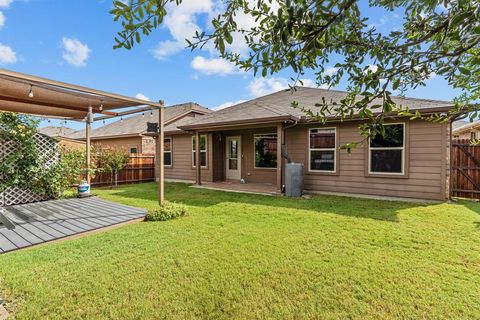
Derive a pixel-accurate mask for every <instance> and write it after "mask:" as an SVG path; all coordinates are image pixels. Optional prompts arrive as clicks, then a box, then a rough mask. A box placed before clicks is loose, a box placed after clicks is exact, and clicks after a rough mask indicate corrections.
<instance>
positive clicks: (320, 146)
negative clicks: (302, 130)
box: [309, 128, 337, 173]
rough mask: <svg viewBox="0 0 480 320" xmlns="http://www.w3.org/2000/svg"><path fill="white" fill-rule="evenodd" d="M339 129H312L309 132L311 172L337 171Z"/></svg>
mask: <svg viewBox="0 0 480 320" xmlns="http://www.w3.org/2000/svg"><path fill="white" fill-rule="evenodd" d="M336 158H337V129H336V128H312V129H310V130H309V171H312V172H330V173H334V172H336V170H337V165H336Z"/></svg>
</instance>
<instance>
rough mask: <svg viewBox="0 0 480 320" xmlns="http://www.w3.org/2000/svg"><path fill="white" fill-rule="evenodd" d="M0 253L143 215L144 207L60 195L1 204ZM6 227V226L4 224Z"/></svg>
mask: <svg viewBox="0 0 480 320" xmlns="http://www.w3.org/2000/svg"><path fill="white" fill-rule="evenodd" d="M4 209H5V214H4V217H2V219H3V220H2V221H5V222H6V223H4V225H2V226H1V227H0V254H2V253H5V252H9V251H12V250H17V249H20V248H25V247H29V246H32V245H35V244H39V243H43V242H48V241H52V240H55V239H60V238H64V237H67V236H71V235H75V234H79V233H83V232H87V231H91V230H96V229H101V228H104V227H108V226H111V225H115V224H118V223H122V222H127V221H130V220H134V219H138V218H141V217H143V216H145V213H146V211H145V210H144V209H139V208H134V207H130V206H125V205H122V204H118V203H114V202H110V201H106V200H102V199H99V198H96V197H91V198H84V199H76V198H75V199H74V198H72V199H62V200H51V201H44V202H37V203H29V204H22V205H16V206H11V207H7V208H4ZM7 227H9V228H10V229H9V228H7Z"/></svg>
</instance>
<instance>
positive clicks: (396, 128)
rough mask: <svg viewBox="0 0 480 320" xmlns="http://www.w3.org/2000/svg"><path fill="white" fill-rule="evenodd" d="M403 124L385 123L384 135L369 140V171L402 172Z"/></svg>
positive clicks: (403, 155)
mask: <svg viewBox="0 0 480 320" xmlns="http://www.w3.org/2000/svg"><path fill="white" fill-rule="evenodd" d="M404 158H405V124H404V123H399V124H386V125H385V136H384V137H382V136H381V135H377V136H376V137H375V138H374V139H371V140H370V150H369V162H370V163H369V173H380V174H382V173H387V174H403V171H404V162H405V160H404Z"/></svg>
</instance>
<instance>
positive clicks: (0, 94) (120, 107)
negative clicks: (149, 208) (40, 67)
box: [0, 69, 164, 205]
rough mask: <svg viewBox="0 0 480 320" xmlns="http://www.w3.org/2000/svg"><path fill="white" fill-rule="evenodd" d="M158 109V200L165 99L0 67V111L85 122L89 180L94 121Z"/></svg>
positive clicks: (161, 193) (161, 195) (161, 191)
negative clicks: (128, 94) (80, 84)
mask: <svg viewBox="0 0 480 320" xmlns="http://www.w3.org/2000/svg"><path fill="white" fill-rule="evenodd" d="M153 109H159V112H158V114H159V118H158V133H157V134H156V138H157V143H156V145H157V147H156V163H157V168H158V171H159V172H158V202H159V204H160V205H161V204H163V200H164V172H163V137H164V130H163V123H164V116H163V115H164V112H163V110H164V103H163V101H159V102H158V103H155V102H150V101H145V100H140V99H136V98H130V97H127V96H123V95H120V94H115V93H110V92H105V91H101V90H96V89H91V88H86V87H82V86H78V85H74V84H69V83H65V82H60V81H55V80H50V79H46V78H41V77H36V76H32V75H28V74H23V73H19V72H14V71H10V70H6V69H0V111H9V112H16V113H23V114H30V115H34V116H38V117H45V118H54V119H64V120H72V121H80V122H85V129H86V130H85V138H86V159H85V160H86V167H87V173H86V176H87V181H88V182H89V183H90V174H89V170H88V169H89V168H90V146H91V144H90V133H91V124H92V123H93V122H95V121H102V120H104V119H109V118H114V117H121V116H124V115H130V114H135V113H139V112H145V111H148V110H153Z"/></svg>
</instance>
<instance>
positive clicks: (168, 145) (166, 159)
mask: <svg viewBox="0 0 480 320" xmlns="http://www.w3.org/2000/svg"><path fill="white" fill-rule="evenodd" d="M163 165H164V166H171V165H172V138H165V139H163Z"/></svg>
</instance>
